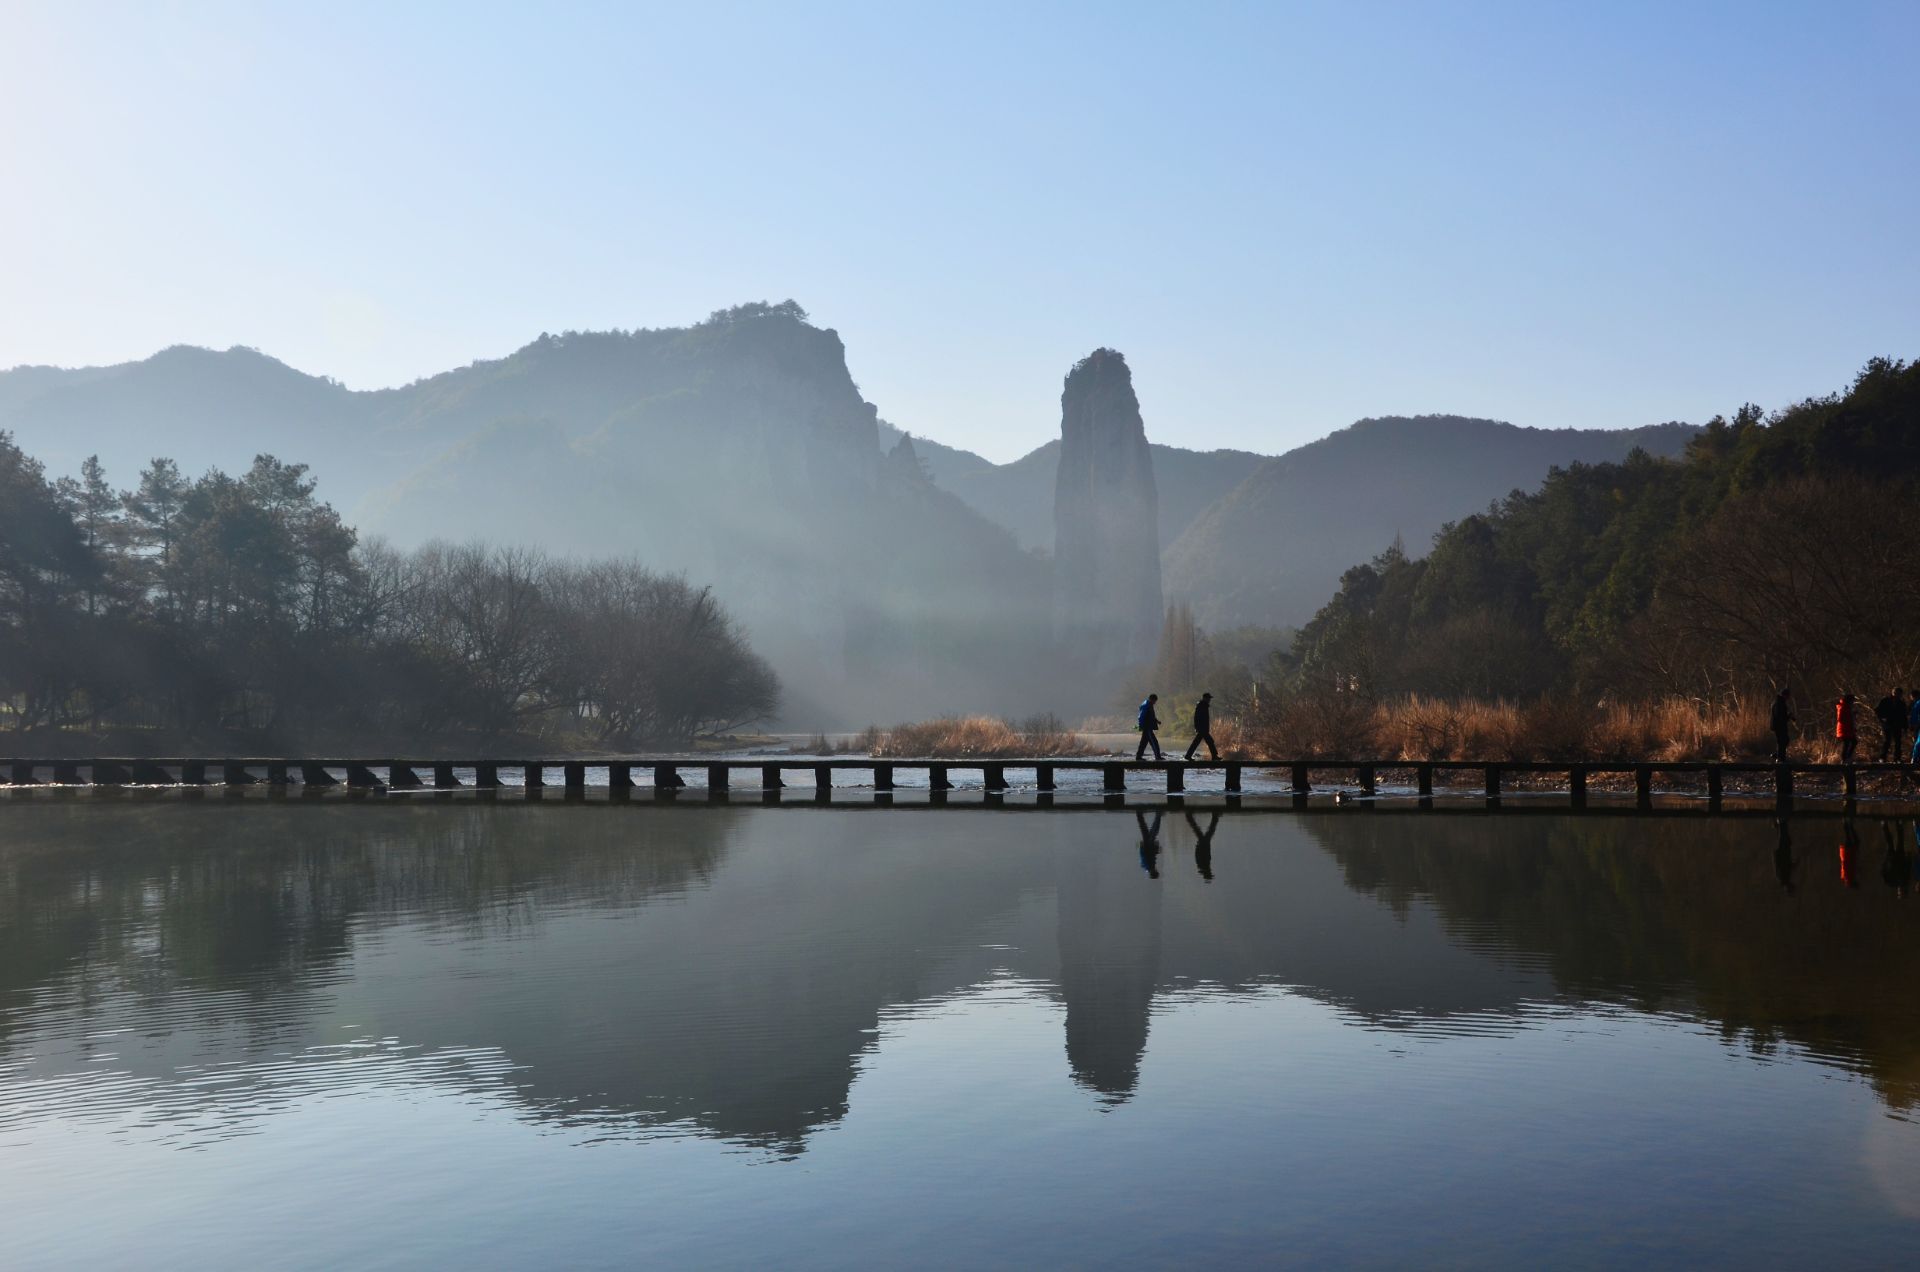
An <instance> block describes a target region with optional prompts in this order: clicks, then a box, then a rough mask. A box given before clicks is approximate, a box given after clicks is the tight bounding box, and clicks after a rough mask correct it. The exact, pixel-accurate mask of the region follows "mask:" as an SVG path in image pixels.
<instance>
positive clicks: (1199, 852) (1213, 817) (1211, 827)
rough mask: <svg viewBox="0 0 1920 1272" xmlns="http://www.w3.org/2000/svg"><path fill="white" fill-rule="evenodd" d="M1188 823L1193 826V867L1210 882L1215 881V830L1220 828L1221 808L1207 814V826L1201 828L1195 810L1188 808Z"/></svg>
mask: <svg viewBox="0 0 1920 1272" xmlns="http://www.w3.org/2000/svg"><path fill="white" fill-rule="evenodd" d="M1187 825H1188V826H1190V827H1192V828H1193V867H1194V869H1196V870H1198V871H1199V872H1200V877H1201V878H1202V879H1205V880H1206V881H1207V882H1208V883H1212V882H1213V832H1214V831H1216V830H1219V829H1220V810H1219V809H1217V808H1216V809H1214V810H1213V811H1212V812H1211V813H1209V814H1208V815H1207V828H1206V829H1205V830H1202V829H1200V823H1199V822H1197V821H1195V820H1194V816H1193V810H1192V809H1188V810H1187Z"/></svg>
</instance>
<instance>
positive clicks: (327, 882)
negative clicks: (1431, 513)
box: [0, 792, 1920, 1269]
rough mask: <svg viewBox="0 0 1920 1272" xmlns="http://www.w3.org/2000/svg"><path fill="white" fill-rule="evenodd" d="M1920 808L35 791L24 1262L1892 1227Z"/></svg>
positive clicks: (14, 1054) (1603, 1247) (1278, 1259)
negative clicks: (1846, 815)
mask: <svg viewBox="0 0 1920 1272" xmlns="http://www.w3.org/2000/svg"><path fill="white" fill-rule="evenodd" d="M1914 846H1915V831H1914V827H1913V826H1912V825H1911V824H1909V823H1904V822H1896V821H1889V820H1880V819H1871V818H1864V817H1863V818H1857V819H1854V820H1851V821H1843V820H1842V819H1841V818H1839V817H1837V816H1832V815H1824V814H1823V815H1808V816H1803V817H1799V818H1796V819H1795V820H1794V822H1793V823H1792V824H1791V825H1790V826H1789V827H1787V828H1786V830H1785V832H1784V833H1783V832H1782V831H1781V830H1780V829H1777V828H1776V827H1775V825H1774V823H1773V822H1772V821H1771V820H1769V819H1767V818H1765V817H1753V818H1733V817H1728V818H1710V817H1708V816H1706V815H1704V814H1701V813H1698V812H1691V813H1687V814H1684V815H1666V816H1661V815H1653V816H1635V815H1605V816H1602V815H1587V816H1576V815H1571V814H1567V815H1561V814H1545V813H1537V812H1530V813H1526V814H1514V813H1504V814H1479V815H1469V814H1466V813H1459V814H1453V813H1448V812H1444V811H1443V812H1427V813H1418V812H1404V813H1401V812H1393V811H1389V810H1387V809H1379V810H1364V809H1363V810H1356V809H1353V808H1351V807H1349V808H1344V809H1337V810H1336V809H1327V810H1314V811H1311V812H1290V811H1269V810H1253V811H1227V812H1225V813H1224V815H1223V814H1222V813H1221V811H1220V810H1219V809H1217V808H1196V809H1193V810H1192V811H1191V812H1190V813H1189V812H1183V811H1182V810H1181V809H1179V808H1177V807H1175V808H1171V809H1156V808H1154V807H1150V806H1147V805H1144V804H1143V805H1140V806H1137V807H1124V808H1114V807H1086V808H1065V809H1051V810H1042V809H1035V808H1007V809H998V810H988V809H984V808H972V807H956V808H935V807H911V808H898V809H879V808H866V807H852V806H841V805H829V806H817V807H814V806H798V807H757V806H754V805H752V804H718V803H716V804H712V805H708V804H704V803H695V804H689V805H686V806H680V805H667V804H654V803H634V804H631V805H621V804H613V803H594V802H589V803H582V804H568V805H554V804H545V805H541V804H523V803H520V802H518V801H500V802H498V803H489V802H482V801H476V800H450V801H438V802H429V801H427V800H414V801H408V800H402V799H386V800H383V799H368V800H360V801H346V800H333V799H316V800H302V799H298V798H293V799H271V798H265V797H256V796H254V795H251V794H250V795H248V796H247V797H244V798H221V797H218V796H215V797H210V798H206V799H193V798H181V797H180V796H178V795H177V794H171V793H164V794H155V795H150V796H139V795H128V796H110V795H106V794H96V795H85V794H83V795H78V796H73V797H67V798H58V797H55V796H53V795H52V794H51V793H47V792H38V793H34V794H32V795H28V796H25V797H22V798H15V799H12V800H9V801H6V802H4V803H0V1196H4V1197H5V1199H6V1200H5V1204H4V1208H3V1209H0V1250H4V1252H5V1253H4V1256H0V1257H3V1258H4V1262H5V1265H6V1266H7V1267H8V1268H10V1269H21V1268H36V1269H37V1268H68V1267H71V1268H98V1267H107V1266H137V1267H142V1268H183V1269H184V1268H194V1269H200V1268H330V1269H331V1268H341V1267H449V1266H459V1267H463V1268H524V1267H541V1266H569V1267H591V1266H609V1267H612V1266H617V1267H630V1266H661V1267H735V1266H748V1265H752V1266H769V1265H777V1266H781V1267H840V1266H847V1265H861V1266H876V1265H878V1266H899V1265H916V1266H938V1267H989V1266H996V1267H997V1266H1006V1265H1008V1264H1016V1265H1089V1266H1101V1267H1154V1266H1166V1265H1169V1264H1181V1265H1198V1266H1223V1267H1224V1266H1245V1265H1248V1264H1256V1263H1257V1264H1298V1265H1302V1266H1313V1267H1324V1266H1346V1265H1359V1266H1378V1265H1406V1264H1416V1265H1421V1266H1435V1265H1438V1266H1450V1265H1460V1266H1487V1265H1498V1266H1511V1267H1538V1266H1542V1265H1547V1264H1552V1265H1556V1266H1602V1267H1605V1266H1614V1267H1617V1266H1641V1265H1644V1264H1645V1263H1647V1262H1648V1261H1655V1262H1660V1263H1680V1262H1683V1263H1686V1264H1689V1265H1706V1266H1727V1267H1752V1266H1772V1267H1807V1266H1815V1265H1817V1266H1821V1267H1825V1268H1834V1267H1876V1266H1886V1265H1888V1264H1890V1263H1893V1262H1895V1261H1896V1260H1905V1259H1907V1258H1911V1257H1913V1252H1914V1251H1915V1250H1916V1249H1920V1246H1917V1245H1916V1243H1917V1242H1920V1127H1917V1126H1916V1125H1915V1124H1914V1121H1913V1117H1914V1110H1915V1104H1916V1099H1920V898H1915V897H1913V896H1912V895H1910V894H1911V893H1912V891H1913V887H1912V883H1911V880H1910V874H1911V862H1912V858H1911V855H1910V854H1911V850H1912V849H1913V848H1914Z"/></svg>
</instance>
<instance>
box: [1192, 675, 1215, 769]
mask: <svg viewBox="0 0 1920 1272" xmlns="http://www.w3.org/2000/svg"><path fill="white" fill-rule="evenodd" d="M1202 742H1205V743H1206V744H1207V763H1209V764H1218V763H1219V762H1220V752H1219V750H1218V749H1217V748H1215V746H1214V745H1213V695H1212V694H1210V693H1203V694H1201V695H1200V701H1198V702H1196V703H1194V704H1193V741H1191V742H1189V743H1187V758H1188V759H1189V760H1191V759H1192V758H1193V753H1194V752H1195V751H1198V750H1199V749H1200V744H1201V743H1202Z"/></svg>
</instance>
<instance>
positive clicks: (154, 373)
mask: <svg viewBox="0 0 1920 1272" xmlns="http://www.w3.org/2000/svg"><path fill="white" fill-rule="evenodd" d="M377 396H378V395H374V394H361V393H353V392H350V391H349V390H347V389H346V388H344V387H342V386H341V385H340V384H339V383H337V382H335V381H333V380H327V379H322V378H320V377H318V376H311V375H306V374H304V373H302V372H299V371H296V370H294V369H293V368H292V367H290V366H288V365H286V364H285V363H284V362H279V361H277V360H275V359H273V358H270V357H267V356H266V355H265V354H263V353H259V352H257V351H255V350H253V349H244V348H233V349H228V350H226V351H225V352H216V351H214V350H212V349H200V348H195V347H193V346H190V345H175V346H174V347H172V348H170V349H162V350H161V351H160V352H159V353H156V354H154V355H153V356H152V357H150V358H145V359H142V360H141V361H139V362H124V363H120V364H119V365H117V366H110V367H82V368H77V369H74V370H67V369H63V368H58V367H16V368H14V369H13V370H11V371H0V429H6V430H9V431H11V432H12V433H13V434H14V436H15V439H16V440H17V441H18V442H19V443H20V446H21V447H22V449H24V450H25V451H26V452H27V453H28V454H29V455H32V456H34V457H35V458H37V459H39V460H40V461H41V462H42V463H44V464H46V466H47V470H48V471H49V472H52V473H56V474H71V473H74V472H77V471H78V470H79V468H80V463H81V461H82V460H84V459H85V458H86V457H87V456H88V455H91V454H96V453H97V454H98V455H99V456H100V458H101V461H102V462H103V463H104V464H105V465H106V468H107V475H108V477H109V478H110V479H111V480H113V481H114V482H115V483H117V484H118V485H121V486H131V485H133V484H134V480H135V478H136V476H137V473H138V470H139V468H140V466H141V465H143V464H145V463H146V462H147V461H148V460H149V459H152V458H153V457H154V456H156V455H164V456H167V457H168V458H171V459H173V460H175V461H177V462H178V463H179V465H180V467H181V469H182V471H184V472H186V473H188V474H189V475H197V474H199V473H201V472H204V471H206V469H208V468H209V467H219V468H224V469H227V470H228V471H234V470H237V469H242V468H245V467H246V466H247V464H248V462H249V461H251V460H252V458H253V456H254V455H256V454H260V453H267V454H274V455H278V456H279V457H280V458H282V459H287V460H290V461H292V460H297V461H304V462H307V463H310V464H311V465H312V466H313V469H314V471H315V473H316V474H318V475H320V476H321V477H323V478H324V479H325V480H326V482H327V485H326V487H325V490H326V491H327V493H328V497H329V498H332V499H333V500H335V501H336V502H338V501H339V500H340V499H341V497H342V492H344V491H353V492H356V493H357V491H358V490H359V489H364V487H365V482H364V481H356V480H355V475H356V474H367V473H372V472H377V471H378V464H377V458H376V457H375V456H374V455H371V454H369V453H368V450H367V447H368V445H369V443H370V442H372V441H373V440H374V439H373V434H374V429H375V421H376V416H375V411H374V407H375V403H376V400H377Z"/></svg>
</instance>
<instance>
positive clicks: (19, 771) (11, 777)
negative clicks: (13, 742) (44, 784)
mask: <svg viewBox="0 0 1920 1272" xmlns="http://www.w3.org/2000/svg"><path fill="white" fill-rule="evenodd" d="M7 781H9V782H11V783H13V785H15V786H32V785H33V784H34V781H33V764H32V762H31V761H28V760H15V761H14V762H13V763H12V764H10V765H8V766H7Z"/></svg>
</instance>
